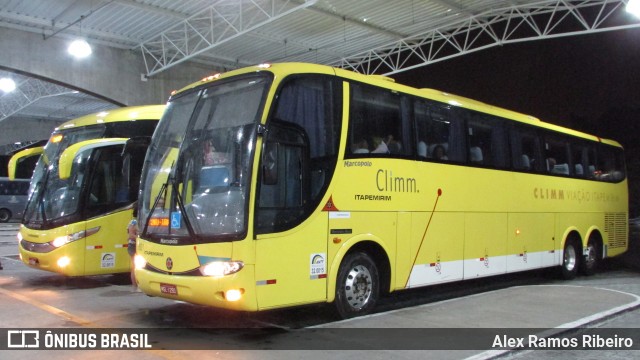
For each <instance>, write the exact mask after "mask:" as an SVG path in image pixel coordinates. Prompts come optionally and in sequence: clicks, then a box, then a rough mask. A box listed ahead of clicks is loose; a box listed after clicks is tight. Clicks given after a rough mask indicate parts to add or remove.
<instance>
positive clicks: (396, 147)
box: [384, 134, 402, 154]
mask: <svg viewBox="0 0 640 360" xmlns="http://www.w3.org/2000/svg"><path fill="white" fill-rule="evenodd" d="M384 142H385V143H386V144H387V148H388V149H389V152H390V153H392V154H399V153H400V152H401V151H402V144H400V142H399V141H397V140H396V139H395V138H394V137H393V135H391V134H389V135H387V137H386V138H385V139H384Z"/></svg>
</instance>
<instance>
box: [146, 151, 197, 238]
mask: <svg viewBox="0 0 640 360" xmlns="http://www.w3.org/2000/svg"><path fill="white" fill-rule="evenodd" d="M174 165H175V161H174V162H173V163H172V164H171V168H170V170H169V175H168V176H167V181H166V182H165V183H164V184H162V187H161V188H160V191H158V196H156V198H155V200H154V201H153V206H152V207H151V211H149V216H148V217H147V219H146V220H145V222H144V228H143V230H142V235H143V236H145V235H148V233H147V230H148V229H149V222H150V221H151V218H152V217H153V213H154V211H156V209H157V207H158V203H159V202H160V199H161V198H163V197H164V198H165V201H164V202H163V204H162V210H163V211H164V210H165V209H166V208H165V205H166V194H167V191H168V189H169V186H171V199H169V210H171V209H172V208H173V206H172V203H173V199H174V197H175V200H176V203H177V205H178V210H179V211H180V213H182V216H183V220H184V224H185V226H186V227H187V231H188V232H189V236H191V237H192V238H197V237H198V236H197V235H196V233H195V231H194V230H193V226H192V225H191V221H189V217H188V216H187V212H186V210H185V207H184V202H183V199H182V196H180V192H179V191H178V185H177V182H176V180H175V176H173V175H171V174H173V173H174V170H175V169H174ZM169 212H171V211H169ZM167 226H168V228H169V229H168V234H169V235H171V221H169V222H168V224H167Z"/></svg>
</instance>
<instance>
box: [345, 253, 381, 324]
mask: <svg viewBox="0 0 640 360" xmlns="http://www.w3.org/2000/svg"><path fill="white" fill-rule="evenodd" d="M379 289H380V282H379V276H378V268H377V266H376V264H375V263H374V262H373V260H372V259H371V257H369V255H367V254H366V253H362V252H356V253H353V254H349V255H347V256H346V257H345V258H344V260H342V263H341V264H340V269H339V270H338V279H337V282H336V300H335V302H336V309H337V310H338V314H340V316H341V317H342V318H343V319H346V318H351V317H354V316H360V315H365V314H368V313H369V312H371V310H373V308H374V307H375V305H376V302H377V301H378V295H379V292H380V290H379Z"/></svg>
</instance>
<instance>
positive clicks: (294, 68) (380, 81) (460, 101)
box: [172, 63, 622, 147]
mask: <svg viewBox="0 0 640 360" xmlns="http://www.w3.org/2000/svg"><path fill="white" fill-rule="evenodd" d="M258 71H269V72H271V73H273V74H274V75H275V76H276V77H280V78H282V77H284V76H286V75H288V74H297V73H318V74H331V75H336V76H339V77H342V78H346V79H352V80H356V81H361V82H365V83H369V84H372V85H376V86H380V87H383V88H387V89H391V90H395V91H399V92H403V93H406V94H411V95H415V96H419V97H424V98H428V99H432V100H435V101H439V102H442V103H445V104H449V105H451V106H458V107H462V108H467V109H471V110H475V111H479V112H483V113H487V114H491V115H495V116H499V117H502V118H506V119H509V120H513V121H518V122H521V123H526V124H529V125H533V126H536V127H540V128H545V129H549V130H552V131H558V132H562V133H565V134H570V135H573V136H577V137H581V138H584V139H588V140H592V141H598V142H602V143H605V144H609V145H613V146H617V147H622V146H621V145H620V143H618V142H617V141H614V140H610V139H602V138H600V137H597V136H594V135H590V134H587V133H584V132H581V131H577V130H573V129H569V128H566V127H563V126H559V125H554V124H551V123H547V122H544V121H541V120H540V119H538V118H536V117H534V116H531V115H526V114H522V113H519V112H516V111H512V110H508V109H504V108H501V107H498V106H493V105H489V104H486V103H483V102H481V101H477V100H473V99H469V98H465V97H462V96H458V95H453V94H450V93H447V92H444V91H440V90H435V89H426V88H424V89H418V88H414V87H411V86H407V85H402V84H398V83H396V82H395V80H393V79H392V78H390V77H387V76H381V75H364V74H360V73H356V72H353V71H350V70H345V69H340V68H333V67H330V66H327V65H318V64H310V63H274V64H260V65H254V66H249V67H245V68H241V69H236V70H232V71H229V72H225V73H218V74H215V75H212V76H209V77H206V78H203V79H202V80H200V81H197V82H194V83H192V84H190V85H188V86H186V87H184V88H182V89H180V90H178V91H176V92H174V93H172V95H173V94H175V93H180V92H183V91H185V90H188V89H192V88H194V87H197V86H199V85H202V84H206V83H209V82H212V81H216V80H219V79H224V78H228V77H231V76H235V75H240V74H248V73H252V72H258Z"/></svg>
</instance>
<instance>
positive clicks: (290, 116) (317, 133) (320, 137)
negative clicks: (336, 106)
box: [275, 80, 327, 158]
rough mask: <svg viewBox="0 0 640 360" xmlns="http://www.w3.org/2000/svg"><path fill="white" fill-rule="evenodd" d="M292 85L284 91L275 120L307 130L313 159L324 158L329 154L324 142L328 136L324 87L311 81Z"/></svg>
mask: <svg viewBox="0 0 640 360" xmlns="http://www.w3.org/2000/svg"><path fill="white" fill-rule="evenodd" d="M291 85H293V84H291ZM291 85H290V86H287V87H285V88H283V89H282V93H281V95H280V101H279V102H278V108H277V110H276V113H275V118H276V119H278V120H280V121H285V122H290V123H294V124H296V125H299V126H301V127H302V128H303V129H305V131H306V135H307V137H308V139H309V145H310V148H309V150H310V152H311V157H312V158H314V157H318V156H323V155H325V153H326V152H327V151H326V149H325V142H324V141H325V139H326V138H327V136H326V134H325V131H326V128H325V126H326V124H325V121H324V119H325V117H326V116H325V106H324V96H323V95H324V94H323V91H322V85H321V84H313V83H312V81H309V80H307V81H301V80H299V81H296V84H295V85H294V86H291Z"/></svg>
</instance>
